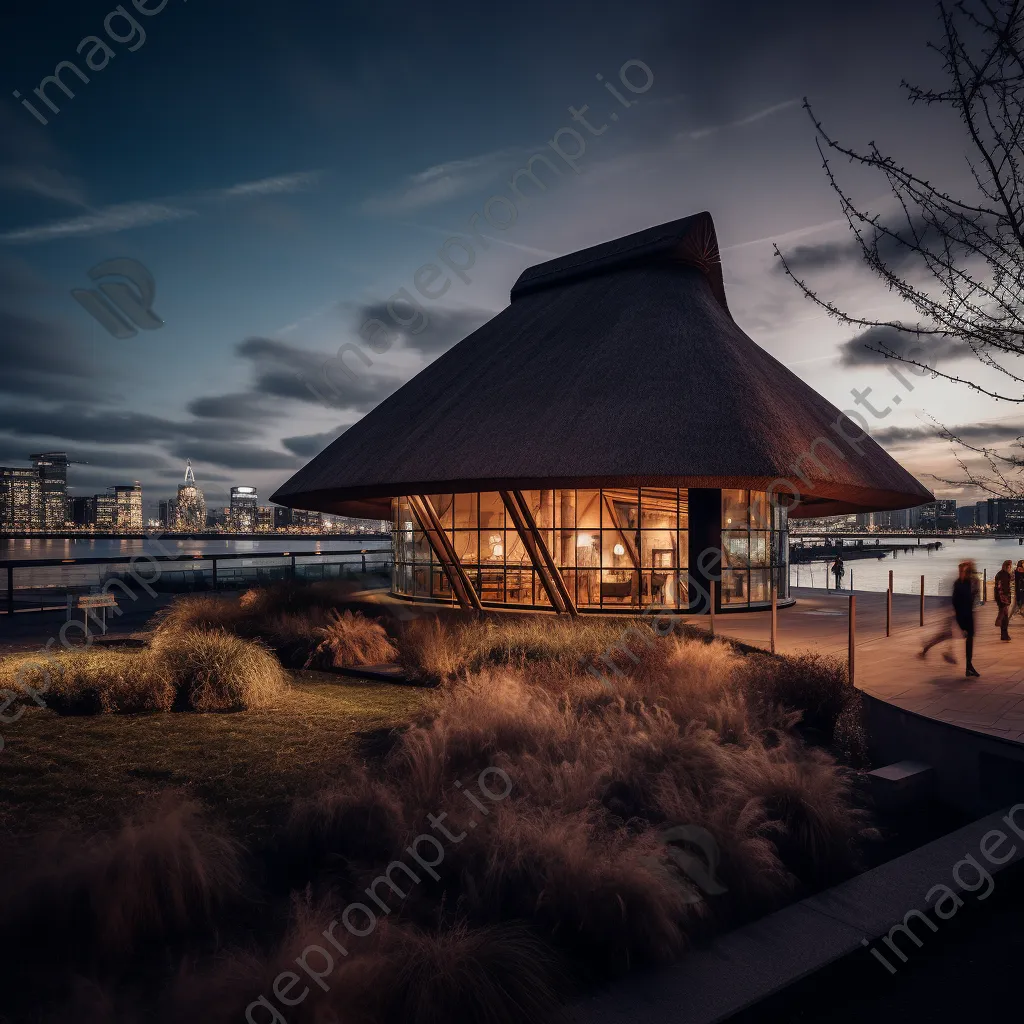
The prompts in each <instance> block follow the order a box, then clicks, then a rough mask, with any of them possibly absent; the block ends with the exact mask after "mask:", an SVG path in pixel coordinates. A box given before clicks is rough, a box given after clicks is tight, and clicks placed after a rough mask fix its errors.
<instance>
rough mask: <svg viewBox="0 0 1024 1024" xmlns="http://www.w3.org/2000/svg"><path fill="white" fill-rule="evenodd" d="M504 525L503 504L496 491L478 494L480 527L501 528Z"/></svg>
mask: <svg viewBox="0 0 1024 1024" xmlns="http://www.w3.org/2000/svg"><path fill="white" fill-rule="evenodd" d="M504 525H505V504H504V502H503V501H502V500H501V495H500V494H499V493H498V492H497V491H484V492H483V493H482V494H481V495H480V529H481V530H489V529H492V528H502V527H504Z"/></svg>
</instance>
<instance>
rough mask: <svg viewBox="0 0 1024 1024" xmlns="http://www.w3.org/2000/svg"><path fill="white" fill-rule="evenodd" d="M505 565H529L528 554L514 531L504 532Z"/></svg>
mask: <svg viewBox="0 0 1024 1024" xmlns="http://www.w3.org/2000/svg"><path fill="white" fill-rule="evenodd" d="M505 564H506V565H531V564H532V563H531V561H530V553H529V552H528V551H527V550H526V546H525V545H524V544H523V541H522V538H521V537H520V536H519V534H518V533H517V532H516V531H515V530H506V531H505Z"/></svg>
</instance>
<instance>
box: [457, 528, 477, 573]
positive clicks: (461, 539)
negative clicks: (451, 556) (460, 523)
mask: <svg viewBox="0 0 1024 1024" xmlns="http://www.w3.org/2000/svg"><path fill="white" fill-rule="evenodd" d="M478 537H479V534H478V533H477V532H476V530H456V531H455V534H454V540H453V541H452V544H453V546H454V548H455V556H456V557H457V558H458V560H459V561H460V562H461V563H462V564H463V565H473V564H474V563H475V562H476V560H477V559H478V558H479V557H480V550H479V548H478V547H477V544H478Z"/></svg>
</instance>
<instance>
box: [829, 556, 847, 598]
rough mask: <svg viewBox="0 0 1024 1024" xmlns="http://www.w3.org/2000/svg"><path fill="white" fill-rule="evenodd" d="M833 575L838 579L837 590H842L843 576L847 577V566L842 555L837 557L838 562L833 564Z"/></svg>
mask: <svg viewBox="0 0 1024 1024" xmlns="http://www.w3.org/2000/svg"><path fill="white" fill-rule="evenodd" d="M832 575H833V576H835V578H836V590H842V589H843V576H845V575H846V566H845V565H843V556H842V555H836V560H835V561H834V562H833V563H832Z"/></svg>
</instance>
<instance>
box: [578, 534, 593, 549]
mask: <svg viewBox="0 0 1024 1024" xmlns="http://www.w3.org/2000/svg"><path fill="white" fill-rule="evenodd" d="M576 547H578V548H589V547H590V534H589V533H578V534H577V535H576Z"/></svg>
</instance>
